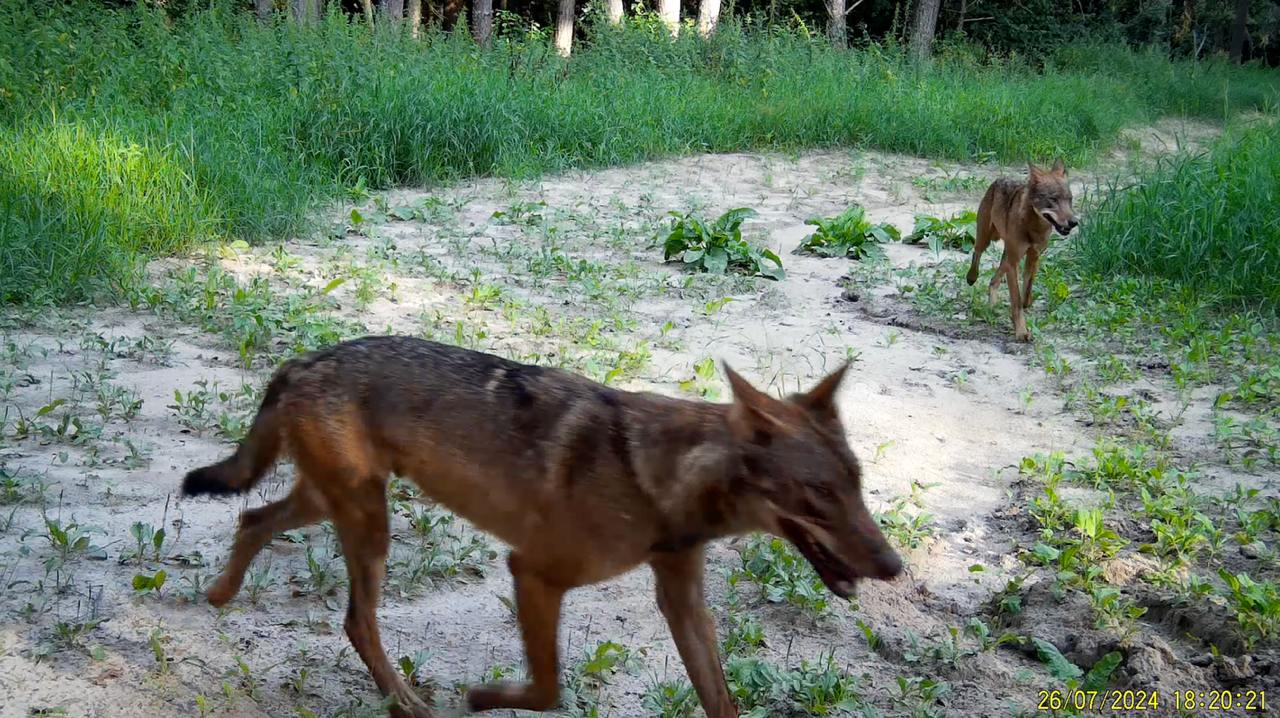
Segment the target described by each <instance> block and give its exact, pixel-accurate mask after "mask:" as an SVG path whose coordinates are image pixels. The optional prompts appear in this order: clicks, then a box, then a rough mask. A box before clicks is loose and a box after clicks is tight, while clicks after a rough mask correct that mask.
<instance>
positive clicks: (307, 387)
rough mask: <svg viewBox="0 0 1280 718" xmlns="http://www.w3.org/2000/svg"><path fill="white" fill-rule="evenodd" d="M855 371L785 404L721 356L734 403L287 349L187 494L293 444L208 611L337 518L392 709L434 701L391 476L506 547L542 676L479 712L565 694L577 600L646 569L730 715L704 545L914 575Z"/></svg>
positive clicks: (839, 569)
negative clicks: (277, 541)
mask: <svg viewBox="0 0 1280 718" xmlns="http://www.w3.org/2000/svg"><path fill="white" fill-rule="evenodd" d="M847 369H848V365H847V364H846V365H845V366H844V367H842V368H840V369H839V370H837V371H835V372H833V373H832V374H830V375H829V376H827V377H826V378H824V379H823V380H822V381H821V382H819V383H818V385H817V386H816V387H814V388H813V389H812V390H810V391H809V392H807V393H802V394H794V395H791V396H789V397H787V398H785V399H775V398H773V397H771V396H768V395H767V394H765V393H763V392H761V391H759V390H757V389H755V388H754V387H753V386H751V384H749V383H748V382H747V381H746V380H745V379H743V378H742V377H741V376H739V375H738V374H737V373H736V372H734V371H733V370H732V369H731V368H730V367H729V366H728V365H725V367H724V370H725V374H726V375H727V378H728V381H729V384H730V386H731V387H732V390H733V400H732V402H731V403H728V404H712V403H708V402H702V401H691V400H685V399H675V398H669V397H665V396H660V395H657V394H651V393H636V392H627V391H620V390H617V389H613V388H610V387H607V386H604V385H603V384H598V383H596V382H594V381H591V380H589V379H586V378H584V377H581V376H578V375H576V374H571V373H569V372H565V371H561V370H557V369H551V368H544V367H538V366H530V365H525V364H519V363H516V362H513V361H508V360H506V359H502V358H499V357H496V356H493V355H490V354H484V353H480V352H475V351H469V350H465V349H460V348H457V347H451V346H446V345H443V344H437V343H434V342H428V341H424V340H420V339H413V338H409V337H394V336H382V337H365V338H363V339H356V340H353V341H349V342H344V343H341V344H337V345H334V346H332V347H329V348H327V349H323V350H320V351H317V352H314V353H311V354H308V355H304V356H301V357H298V358H296V359H293V360H290V361H288V362H286V363H285V364H284V365H283V366H281V367H280V369H279V370H278V371H277V372H276V373H275V375H274V377H273V378H272V379H271V382H270V383H269V384H268V386H267V389H266V393H265V395H264V397H263V399H262V406H261V407H260V408H259V410H258V414H257V416H256V417H255V418H254V420H253V425H252V427H251V429H250V431H249V434H248V436H247V437H246V439H245V440H244V442H243V443H242V444H241V445H240V446H239V447H238V448H237V450H236V452H235V454H234V455H232V456H231V457H229V458H227V459H225V460H223V461H221V462H219V463H217V464H214V465H212V466H206V467H204V468H200V469H196V470H194V471H192V472H190V473H189V474H187V476H186V477H185V479H184V480H183V483H182V493H183V494H184V495H186V496H197V495H201V494H214V495H222V494H233V493H243V492H245V491H247V490H249V489H250V487H252V486H253V485H254V484H255V483H256V482H258V481H259V480H260V479H261V478H262V476H263V474H264V473H265V472H266V471H267V470H268V469H270V468H271V466H272V465H273V464H274V463H275V461H276V459H277V458H278V457H279V456H280V455H281V454H285V453H287V454H288V455H290V456H292V458H293V460H294V463H295V465H296V467H297V481H296V483H295V484H294V486H293V489H292V491H291V493H290V494H289V495H288V496H287V497H286V498H284V499H282V500H280V501H276V502H275V503H271V504H268V505H266V506H262V507H260V508H255V509H251V510H248V511H245V512H244V513H242V514H241V515H240V526H239V530H238V531H237V532H236V536H235V542H234V545H233V546H232V549H231V555H230V557H229V559H228V560H227V565H226V567H225V569H223V572H222V575H221V576H219V578H218V580H217V581H216V582H215V583H214V585H213V586H212V587H211V588H210V590H209V593H208V598H209V602H210V603H212V604H213V605H215V606H222V605H225V604H226V603H227V602H228V601H230V600H231V599H232V597H234V596H235V595H236V593H237V592H238V591H239V589H240V585H241V582H242V581H243V580H244V576H245V571H246V569H247V568H248V567H249V563H250V561H252V559H253V557H254V556H255V555H256V554H257V553H258V552H259V551H260V550H262V548H263V547H264V546H266V545H267V543H269V542H270V541H271V539H272V537H273V536H275V535H276V534H277V533H278V532H282V531H287V530H290V529H295V528H298V527H301V526H305V525H307V524H311V523H315V522H318V521H321V520H323V519H329V520H331V521H332V522H333V526H334V527H335V529H336V531H337V534H338V538H339V541H340V542H341V545H342V552H343V554H344V555H345V559H346V563H347V571H348V574H349V576H350V599H349V603H348V605H347V616H346V623H345V628H346V632H347V636H348V637H349V638H350V639H351V643H352V645H353V646H354V647H355V649H356V651H357V652H358V653H359V654H360V657H361V658H362V659H363V660H364V663H365V665H366V666H368V668H369V671H370V673H372V674H373V679H374V681H375V682H376V683H377V685H378V688H379V690H381V691H382V693H383V694H384V695H386V696H390V697H391V698H392V701H391V703H392V707H391V713H392V715H394V716H396V717H397V718H404V717H410V718H424V717H425V716H434V715H435V713H434V711H433V710H432V709H431V708H430V707H428V705H427V704H426V703H425V702H424V701H423V700H422V699H420V698H419V697H418V696H417V695H415V694H414V692H413V691H411V690H410V689H409V687H408V686H407V685H406V684H405V683H404V681H402V680H401V679H400V677H399V675H398V674H397V672H396V670H395V668H394V667H393V666H392V664H391V662H390V661H389V660H388V658H387V654H386V652H385V650H384V649H383V647H382V641H381V638H380V637H379V633H378V624H377V618H376V615H375V609H376V608H377V605H378V601H379V596H380V590H381V586H382V579H383V576H384V572H385V568H386V558H387V550H388V547H389V543H390V535H389V529H388V517H387V496H386V490H387V482H388V479H389V477H390V476H391V475H392V474H395V475H397V476H400V477H404V478H405V479H408V480H411V481H412V482H413V483H414V484H416V485H417V486H418V487H419V488H420V489H421V490H422V493H423V494H424V495H425V496H426V497H427V498H429V499H431V500H433V501H436V502H439V503H440V504H441V505H443V506H445V507H447V508H449V509H451V510H452V511H454V512H456V513H457V514H459V515H461V516H462V517H464V518H466V519H468V520H469V521H471V522H472V523H473V524H474V525H475V526H477V527H478V528H480V529H482V530H484V531H488V532H490V533H492V534H494V535H495V536H497V537H498V538H500V539H501V540H502V541H504V542H505V543H507V544H508V545H509V546H510V547H511V553H510V556H509V559H508V562H507V563H508V566H509V567H510V570H511V575H512V578H513V582H514V585H515V605H516V614H517V618H518V620H519V624H520V630H521V633H522V636H523V640H524V648H525V656H526V659H527V663H528V672H529V676H530V678H531V681H530V682H528V683H493V684H486V685H481V686H477V687H474V688H472V689H471V690H470V691H469V692H468V693H467V702H468V704H469V707H470V709H471V710H473V711H482V710H489V709H494V708H515V709H526V710H536V711H541V710H549V709H551V708H553V707H555V706H556V705H557V704H558V703H559V696H560V685H559V676H560V671H559V665H558V664H559V656H558V655H557V642H556V641H557V636H556V634H557V630H558V627H559V621H560V605H561V601H562V600H563V598H564V595H565V593H566V592H567V591H568V590H570V589H572V588H576V587H579V586H585V585H587V584H592V583H596V582H599V581H604V580H606V579H609V578H612V577H615V576H618V575H620V574H622V573H625V572H627V571H629V570H630V569H632V568H633V567H635V566H636V565H638V564H641V563H647V564H649V566H650V567H651V568H652V570H653V573H654V577H655V583H656V585H657V604H658V608H659V609H660V611H661V613H662V615H663V616H664V617H665V619H666V621H667V624H668V626H669V628H670V630H671V634H672V637H673V638H674V639H675V645H676V648H677V649H678V651H679V653H680V656H681V658H682V659H683V661H684V664H685V668H686V670H687V671H688V674H689V679H690V681H691V682H692V684H693V686H694V688H695V690H696V691H697V694H698V698H699V699H700V700H701V702H702V707H703V709H704V710H705V711H706V714H707V716H708V717H709V718H733V717H736V716H737V715H738V711H737V708H736V707H735V706H734V704H733V702H732V700H731V699H730V697H729V692H728V688H727V686H726V684H725V679H724V673H723V671H722V670H721V665H720V656H719V653H718V649H717V642H716V635H715V624H714V623H713V621H712V619H711V616H710V614H709V612H708V611H707V608H706V605H705V600H704V597H703V563H704V549H705V547H706V545H707V543H708V542H709V541H712V540H714V539H717V538H721V537H725V536H730V535H737V534H743V533H746V532H752V531H764V532H769V533H772V534H775V535H778V536H781V537H785V538H786V539H788V540H789V541H790V542H791V543H793V544H794V545H795V546H796V548H797V549H799V551H800V553H801V554H803V555H804V557H805V558H806V559H807V560H808V561H809V563H810V564H811V565H812V566H813V568H814V569H815V570H816V571H817V573H818V576H820V577H821V579H822V581H823V583H825V584H826V586H827V587H828V588H829V589H830V590H831V591H832V592H833V593H835V594H836V595H838V596H842V597H848V596H850V595H852V594H853V592H854V590H855V584H856V582H857V581H858V580H859V579H861V578H873V579H890V578H892V577H894V576H896V575H898V574H899V573H900V572H901V570H902V562H901V559H900V558H899V557H898V555H897V553H896V552H895V551H894V550H893V549H892V548H891V547H890V546H889V544H888V543H887V542H886V540H885V538H884V535H883V534H882V533H881V532H880V529H879V527H878V526H877V525H876V522H875V520H874V519H873V518H872V516H871V513H870V512H869V511H868V510H867V507H866V505H865V504H864V503H863V499H862V487H861V482H862V474H861V470H860V469H859V465H858V460H857V459H856V458H855V457H854V454H853V451H852V450H851V449H850V448H849V445H848V443H847V441H846V439H845V432H844V427H843V425H842V423H841V420H840V418H839V416H838V415H837V413H836V404H835V396H836V390H837V389H838V388H839V387H840V383H841V380H842V379H843V378H844V376H845V373H846V371H847Z"/></svg>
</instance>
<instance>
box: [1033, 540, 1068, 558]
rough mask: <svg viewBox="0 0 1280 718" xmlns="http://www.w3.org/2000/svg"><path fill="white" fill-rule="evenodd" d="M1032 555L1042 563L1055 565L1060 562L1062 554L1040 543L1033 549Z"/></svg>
mask: <svg viewBox="0 0 1280 718" xmlns="http://www.w3.org/2000/svg"><path fill="white" fill-rule="evenodd" d="M1031 555H1032V556H1035V557H1036V560H1037V561H1039V562H1040V563H1053V562H1054V561H1057V560H1058V557H1059V556H1061V555H1062V552H1061V551H1059V550H1058V549H1056V548H1054V547H1052V546H1050V545H1049V544H1046V543H1038V544H1036V545H1035V548H1033V549H1031Z"/></svg>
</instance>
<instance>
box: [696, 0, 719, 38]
mask: <svg viewBox="0 0 1280 718" xmlns="http://www.w3.org/2000/svg"><path fill="white" fill-rule="evenodd" d="M719 20H720V0H700V2H699V3H698V34H699V35H701V36H703V37H710V36H711V33H713V32H715V31H716V22H718V21H719Z"/></svg>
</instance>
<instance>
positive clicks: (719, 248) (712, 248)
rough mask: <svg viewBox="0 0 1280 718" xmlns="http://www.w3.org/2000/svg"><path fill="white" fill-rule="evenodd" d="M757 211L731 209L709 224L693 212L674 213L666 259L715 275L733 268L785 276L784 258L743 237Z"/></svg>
mask: <svg viewBox="0 0 1280 718" xmlns="http://www.w3.org/2000/svg"><path fill="white" fill-rule="evenodd" d="M755 214H756V213H755V210H752V209H747V208H745V207H742V208H738V209H731V210H729V211H728V212H725V213H724V214H722V215H720V217H718V218H717V219H716V220H715V221H714V222H710V223H708V222H707V221H706V220H703V219H701V218H699V217H697V216H695V215H694V214H693V213H692V212H686V213H684V214H681V213H679V212H672V213H671V224H670V226H669V227H668V228H667V229H666V239H665V240H664V241H663V244H662V256H663V259H665V260H666V261H668V262H670V261H674V260H679V261H682V262H684V264H685V265H686V266H690V267H694V268H696V269H698V270H699V271H703V272H710V273H711V274H724V273H725V272H727V271H728V270H729V269H731V268H732V269H737V270H740V271H743V272H745V273H747V274H749V275H752V276H756V275H758V276H761V277H765V278H767V279H783V278H784V277H785V276H786V273H785V272H784V271H783V269H782V259H781V258H779V257H778V255H777V254H775V253H774V252H773V251H772V250H769V249H760V248H758V247H755V246H752V245H751V244H749V243H748V242H747V241H746V240H744V239H743V238H742V223H743V222H744V221H745V220H747V219H749V218H750V217H754V216H755Z"/></svg>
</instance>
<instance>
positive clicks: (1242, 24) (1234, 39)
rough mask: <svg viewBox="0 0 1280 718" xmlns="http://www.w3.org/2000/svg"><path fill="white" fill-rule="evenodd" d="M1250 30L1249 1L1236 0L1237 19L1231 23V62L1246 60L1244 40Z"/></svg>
mask: <svg viewBox="0 0 1280 718" xmlns="http://www.w3.org/2000/svg"><path fill="white" fill-rule="evenodd" d="M1248 28H1249V0H1236V17H1235V20H1233V21H1232V22H1231V61H1232V62H1242V61H1243V60H1244V38H1245V35H1246V34H1247V31H1248Z"/></svg>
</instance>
